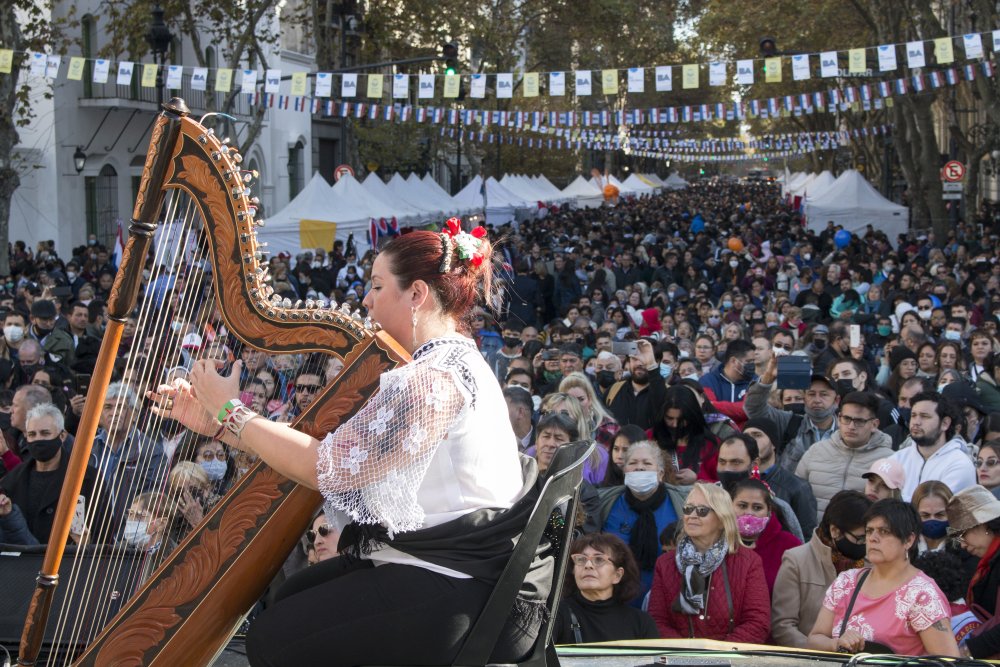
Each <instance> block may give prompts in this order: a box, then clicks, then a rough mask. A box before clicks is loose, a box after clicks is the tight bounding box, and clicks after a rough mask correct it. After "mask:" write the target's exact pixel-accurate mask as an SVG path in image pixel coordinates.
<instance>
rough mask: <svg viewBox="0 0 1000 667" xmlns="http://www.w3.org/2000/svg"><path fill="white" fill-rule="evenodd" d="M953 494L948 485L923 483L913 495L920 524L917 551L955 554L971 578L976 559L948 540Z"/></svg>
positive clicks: (974, 569) (913, 503)
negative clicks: (949, 506) (949, 511)
mask: <svg viewBox="0 0 1000 667" xmlns="http://www.w3.org/2000/svg"><path fill="white" fill-rule="evenodd" d="M954 495H955V494H953V493H952V492H951V489H949V488H948V485H947V484H944V483H942V482H938V481H935V480H930V481H927V482H924V483H923V484H921V485H920V486H918V487H917V488H916V490H915V491H914V492H913V499H912V500H911V501H910V504H911V505H913V508H914V509H916V510H917V514H918V515H919V516H920V523H921V528H920V538H919V539H918V540H917V548H918V549H919V550H920V553H925V552H932V551H938V552H947V553H950V554H954V555H955V556H956V557H957V558H958V560H959V563H960V567H961V570H962V572H963V573H964V574H965V576H966V577H967V578H968V577H971V576H972V573H973V572H975V571H976V558H975V557H974V556H973V555H972V554H970V553H969V552H967V551H965V550H964V549H962V548H961V547H960V546H958V545H957V544H955V541H954V540H950V539H948V526H949V524H948V503H950V502H951V499H952V498H953V497H954Z"/></svg>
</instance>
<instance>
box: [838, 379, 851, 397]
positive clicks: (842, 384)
mask: <svg viewBox="0 0 1000 667" xmlns="http://www.w3.org/2000/svg"><path fill="white" fill-rule="evenodd" d="M836 385H837V394H838V395H840V397H841V398H843V397H844V396H847V395H848V394H850V393H851V392H852V391H854V380H837V381H836Z"/></svg>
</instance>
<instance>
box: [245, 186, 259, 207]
mask: <svg viewBox="0 0 1000 667" xmlns="http://www.w3.org/2000/svg"><path fill="white" fill-rule="evenodd" d="M247 196H248V197H249V196H250V190H249V188H248V189H247ZM250 203H251V204H253V205H254V206H260V197H253V198H251V199H250Z"/></svg>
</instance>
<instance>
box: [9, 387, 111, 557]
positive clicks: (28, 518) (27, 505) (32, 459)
mask: <svg viewBox="0 0 1000 667" xmlns="http://www.w3.org/2000/svg"><path fill="white" fill-rule="evenodd" d="M24 436H25V443H26V451H27V458H26V459H25V460H24V462H22V463H21V465H19V466H17V467H16V468H14V469H13V470H12V471H10V472H9V473H7V475H5V476H4V477H3V479H0V494H3V495H5V496H7V497H8V498H10V500H11V502H12V503H13V504H15V505H17V506H18V508H20V511H21V513H22V514H23V515H24V520H25V523H26V524H27V527H28V530H29V531H30V532H31V534H32V535H34V536H35V538H36V539H37V540H38V541H39V542H40V543H42V544H44V543H46V542H47V541H48V539H49V534H50V533H51V532H52V522H53V518H54V517H55V507H56V504H57V503H58V501H59V493H60V491H61V490H62V485H63V480H64V479H65V477H66V471H67V469H68V466H69V453H68V452H67V451H66V450H65V449H64V448H63V442H64V441H65V439H66V430H65V421H64V418H63V414H62V412H60V411H59V408H57V407H56V406H54V405H52V404H51V403H43V404H41V405H36V406H35V407H33V408H31V409H30V410H28V413H27V416H26V417H25V430H24ZM97 474H98V473H97V470H96V469H95V468H94V467H93V466H87V469H86V471H85V473H84V477H83V487H82V488H81V490H80V495H82V496H83V497H84V498H85V499H86V507H87V511H88V512H99V511H100V508H101V507H102V503H101V502H100V501H99V499H96V498H94V496H93V493H94V488H95V484H96V482H97ZM91 525H100V523H98V522H97V521H96V520H95V521H94V522H93V523H91ZM70 537H71V538H72V539H73V540H74V541H75V542H77V543H78V544H79V543H80V542H82V541H83V539H84V536H83V535H78V534H75V533H70Z"/></svg>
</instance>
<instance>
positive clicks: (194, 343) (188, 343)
mask: <svg viewBox="0 0 1000 667" xmlns="http://www.w3.org/2000/svg"><path fill="white" fill-rule="evenodd" d="M181 347H183V348H185V349H189V350H190V349H195V350H199V349H201V336H199V335H198V334H196V333H189V334H188V335H186V336H184V340H183V341H181Z"/></svg>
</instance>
